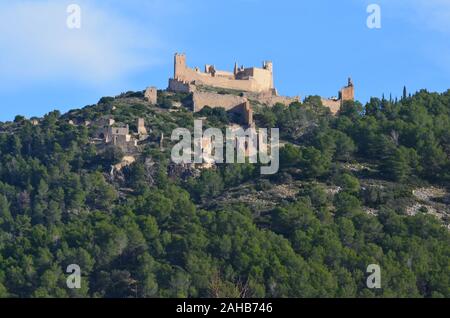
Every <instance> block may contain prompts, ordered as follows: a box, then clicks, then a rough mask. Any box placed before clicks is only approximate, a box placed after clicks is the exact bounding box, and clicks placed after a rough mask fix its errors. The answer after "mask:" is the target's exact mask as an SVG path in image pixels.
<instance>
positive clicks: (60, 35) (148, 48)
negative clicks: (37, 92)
mask: <svg viewBox="0 0 450 318" xmlns="http://www.w3.org/2000/svg"><path fill="white" fill-rule="evenodd" d="M74 2H75V1H71V2H69V1H67V2H66V1H21V2H18V1H14V2H13V1H8V2H7V3H1V4H0V69H1V72H0V82H1V84H2V85H8V84H11V87H14V83H15V84H17V81H19V80H20V81H25V82H26V81H36V80H39V81H46V80H50V81H52V80H53V81H54V80H60V79H62V78H63V79H69V80H75V81H83V82H87V83H90V84H92V85H98V84H102V83H104V82H108V81H114V80H117V79H120V78H121V77H122V76H126V75H127V74H129V73H130V72H133V71H135V70H138V69H140V68H145V67H149V66H151V65H152V64H155V63H158V59H157V57H156V55H157V51H158V49H160V48H161V42H160V41H159V39H158V38H157V36H156V33H155V32H154V31H152V30H149V29H148V27H147V28H146V29H144V28H142V27H139V26H137V25H136V24H134V23H133V22H132V21H130V20H128V19H125V18H124V17H121V16H119V15H117V14H115V13H114V12H112V11H110V10H105V9H104V8H103V7H99V6H96V5H95V4H94V3H93V2H92V1H90V2H87V1H76V3H78V4H79V5H80V6H81V9H82V12H81V17H82V25H81V29H69V28H68V27H67V24H66V20H67V17H68V15H69V14H68V13H67V12H66V9H67V6H68V5H69V4H70V3H74Z"/></svg>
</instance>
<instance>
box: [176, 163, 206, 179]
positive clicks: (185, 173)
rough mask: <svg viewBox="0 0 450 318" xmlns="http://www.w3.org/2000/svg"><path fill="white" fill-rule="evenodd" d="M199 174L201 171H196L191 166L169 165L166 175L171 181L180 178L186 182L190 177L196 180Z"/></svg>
mask: <svg viewBox="0 0 450 318" xmlns="http://www.w3.org/2000/svg"><path fill="white" fill-rule="evenodd" d="M200 174H201V169H197V168H195V167H194V165H191V164H176V163H171V164H170V165H169V168H168V175H169V177H170V178H172V179H177V178H180V179H182V180H187V179H188V178H190V177H193V178H197V177H199V176H200Z"/></svg>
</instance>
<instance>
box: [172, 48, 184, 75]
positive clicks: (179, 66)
mask: <svg viewBox="0 0 450 318" xmlns="http://www.w3.org/2000/svg"><path fill="white" fill-rule="evenodd" d="M185 69H186V55H185V54H180V53H175V59H174V74H173V78H174V79H179V77H180V75H181V74H182V73H183V72H184V70H185Z"/></svg>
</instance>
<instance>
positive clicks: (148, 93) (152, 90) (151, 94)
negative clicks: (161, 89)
mask: <svg viewBox="0 0 450 318" xmlns="http://www.w3.org/2000/svg"><path fill="white" fill-rule="evenodd" d="M144 97H145V98H146V99H147V101H148V102H149V103H150V104H153V105H156V104H157V103H158V89H157V88H156V87H154V86H151V87H148V88H147V89H146V90H145V92H144Z"/></svg>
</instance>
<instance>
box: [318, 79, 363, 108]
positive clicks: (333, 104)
mask: <svg viewBox="0 0 450 318" xmlns="http://www.w3.org/2000/svg"><path fill="white" fill-rule="evenodd" d="M353 100H355V87H354V85H353V81H352V79H351V78H349V79H348V83H347V86H345V87H343V88H342V89H341V90H340V91H339V93H338V97H332V98H322V104H323V106H325V107H328V108H329V109H330V110H331V112H332V113H333V114H336V113H337V112H338V111H339V109H340V108H341V106H342V105H343V104H344V102H345V101H353Z"/></svg>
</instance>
